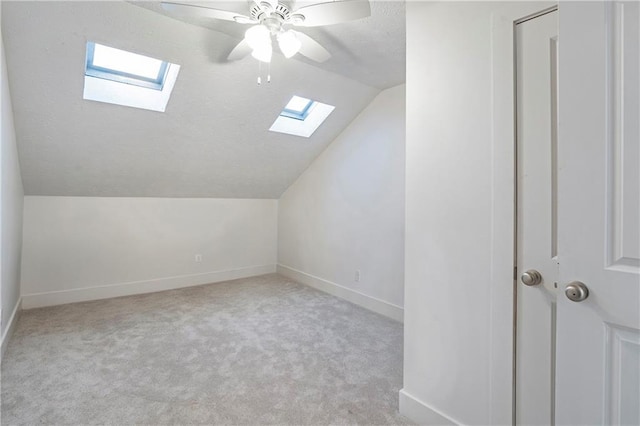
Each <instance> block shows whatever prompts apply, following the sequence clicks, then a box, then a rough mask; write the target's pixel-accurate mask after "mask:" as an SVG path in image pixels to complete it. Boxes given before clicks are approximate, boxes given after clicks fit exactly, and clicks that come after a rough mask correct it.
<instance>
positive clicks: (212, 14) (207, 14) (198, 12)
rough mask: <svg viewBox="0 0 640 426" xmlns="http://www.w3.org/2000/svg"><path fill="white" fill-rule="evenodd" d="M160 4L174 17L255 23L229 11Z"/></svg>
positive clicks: (186, 5) (246, 17)
mask: <svg viewBox="0 0 640 426" xmlns="http://www.w3.org/2000/svg"><path fill="white" fill-rule="evenodd" d="M161 4H162V8H163V9H164V10H166V11H167V12H171V13H175V14H176V15H182V16H190V17H195V18H214V19H222V20H225V21H234V22H239V23H241V24H245V23H247V24H248V23H255V21H254V20H253V19H251V18H250V17H248V16H245V15H243V14H241V13H236V12H232V11H229V10H221V9H212V8H210V7H204V6H196V5H193V4H180V3H169V2H162V3H161Z"/></svg>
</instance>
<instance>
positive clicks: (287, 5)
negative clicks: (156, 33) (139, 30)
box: [161, 0, 371, 62]
mask: <svg viewBox="0 0 640 426" xmlns="http://www.w3.org/2000/svg"><path fill="white" fill-rule="evenodd" d="M161 4H162V7H163V8H164V9H165V10H166V11H168V12H170V13H174V14H177V15H183V16H192V17H205V18H214V19H222V20H225V21H234V22H237V23H239V24H247V25H252V26H251V27H249V29H247V31H246V32H245V37H244V39H243V40H242V41H241V42H240V43H239V44H238V45H237V46H236V47H235V48H234V49H233V50H232V51H231V53H230V54H229V56H228V57H227V60H229V61H235V60H238V59H241V58H243V57H245V56H247V55H248V54H251V55H252V56H253V57H254V58H256V59H257V60H259V61H261V62H271V56H272V54H273V43H272V39H275V40H276V41H277V43H278V47H279V48H280V51H281V52H282V54H283V55H284V56H285V57H286V58H290V57H292V56H294V55H295V54H296V53H299V54H301V55H303V56H306V57H307V58H309V59H312V60H314V61H316V62H324V61H326V60H327V59H329V58H330V57H331V54H330V53H329V52H328V51H327V49H325V48H324V47H322V46H321V45H320V43H318V42H317V41H315V40H314V39H312V38H311V37H309V36H308V35H306V34H305V33H302V32H300V31H295V30H292V29H290V28H288V27H289V26H293V27H318V26H323V25H332V24H337V23H340V22H346V21H353V20H356V19H361V18H366V17H368V16H370V15H371V7H370V5H369V1H368V0H344V1H332V2H329V3H318V4H312V5H308V6H303V7H300V8H295V6H294V2H289V1H279V0H249V1H248V5H247V6H248V14H247V15H243V14H241V13H236V12H234V11H230V10H223V9H215V8H211V7H208V6H201V5H194V4H186V3H173V2H162V3H161Z"/></svg>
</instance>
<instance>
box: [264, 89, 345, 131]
mask: <svg viewBox="0 0 640 426" xmlns="http://www.w3.org/2000/svg"><path fill="white" fill-rule="evenodd" d="M334 109H335V107H334V106H332V105H327V104H323V103H320V102H316V101H313V100H311V99H307V98H303V97H300V96H293V97H292V98H291V100H290V101H289V102H288V103H287V105H285V107H284V109H283V110H282V112H281V113H280V115H279V116H278V118H276V121H274V123H273V125H271V128H270V129H269V130H271V131H272V132H279V133H287V134H290V135H294V136H302V137H306V138H308V137H309V136H311V135H312V134H313V132H315V131H316V129H317V128H318V127H320V125H321V124H322V123H323V122H324V120H325V119H326V118H327V117H328V116H329V114H331V112H332V111H333V110H334Z"/></svg>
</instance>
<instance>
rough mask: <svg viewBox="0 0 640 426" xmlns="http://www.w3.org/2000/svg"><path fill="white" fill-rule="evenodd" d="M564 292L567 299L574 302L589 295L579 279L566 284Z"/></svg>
mask: <svg viewBox="0 0 640 426" xmlns="http://www.w3.org/2000/svg"><path fill="white" fill-rule="evenodd" d="M564 294H566V295H567V297H568V298H569V300H572V301H574V302H582V301H583V300H584V299H586V298H587V297H589V289H588V288H587V286H586V285H584V283H581V282H580V281H572V282H570V283H569V284H567V288H565V290H564Z"/></svg>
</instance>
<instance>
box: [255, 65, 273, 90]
mask: <svg viewBox="0 0 640 426" xmlns="http://www.w3.org/2000/svg"><path fill="white" fill-rule="evenodd" d="M267 83H271V62H269V64H268V65H267ZM261 84H262V61H258V86H260V85H261Z"/></svg>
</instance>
